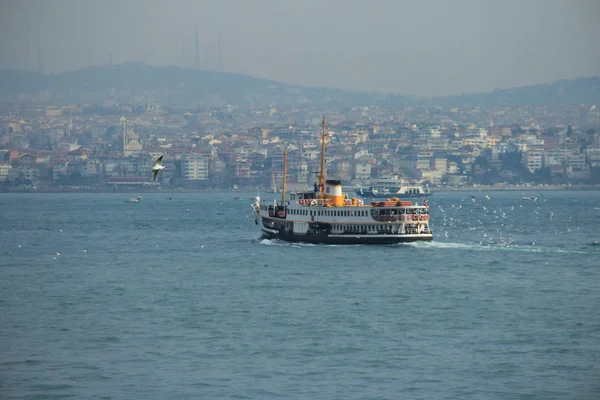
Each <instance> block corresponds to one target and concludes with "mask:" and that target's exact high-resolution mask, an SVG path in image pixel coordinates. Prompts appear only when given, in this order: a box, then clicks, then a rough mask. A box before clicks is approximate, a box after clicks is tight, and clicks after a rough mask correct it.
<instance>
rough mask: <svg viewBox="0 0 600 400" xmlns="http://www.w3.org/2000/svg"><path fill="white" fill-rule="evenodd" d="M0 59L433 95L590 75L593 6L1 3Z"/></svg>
mask: <svg viewBox="0 0 600 400" xmlns="http://www.w3.org/2000/svg"><path fill="white" fill-rule="evenodd" d="M0 7H1V8H2V10H3V12H2V13H0V33H1V34H0V56H1V59H2V61H0V68H1V69H29V70H40V71H43V72H46V73H58V72H63V71H68V70H74V69H78V68H81V67H84V66H88V65H102V64H108V63H110V62H113V63H115V64H120V63H124V62H135V61H137V62H145V63H147V64H150V65H158V66H161V65H179V66H186V67H195V68H203V69H213V70H221V71H227V72H235V73H241V74H246V75H250V76H255V77H260V78H267V79H272V80H276V81H280V82H283V83H291V84H298V85H304V86H325V87H336V88H341V89H347V90H359V91H373V92H395V93H403V94H416V95H419V96H438V95H449V94H457V93H461V92H481V91H490V90H493V89H495V88H508V87H516V86H523V85H531V84H538V83H543V82H550V81H555V80H558V79H569V78H575V77H582V76H594V75H600V53H599V52H597V51H594V49H595V45H596V42H597V37H599V35H600V28H599V27H598V26H597V25H596V24H594V20H593V19H594V16H596V15H600V4H598V3H597V2H593V1H588V0H580V1H576V2H571V3H566V2H562V1H543V2H542V1H533V0H532V1H529V2H527V3H526V4H520V3H519V2H516V1H507V2H498V1H487V2H484V1H481V2H474V1H469V0H462V1H454V2H451V3H450V2H441V1H427V2H413V1H396V2H390V1H387V0H379V1H376V2H373V3H372V4H370V5H369V6H366V5H364V4H360V3H358V2H356V3H352V6H348V3H347V2H338V1H331V2H328V3H327V4H320V3H317V2H316V1H303V2H295V1H290V2H286V3H285V4H283V3H282V2H276V1H270V0H261V1H256V2H253V3H252V5H249V4H246V3H243V2H239V1H235V0H230V1H227V2H219V3H212V2H208V1H188V0H179V1H176V2H174V3H169V4H167V3H163V2H158V1H155V2H147V1H139V0H128V1H123V2H117V1H112V0H109V1H104V2H102V3H96V2H86V1H77V2H76V1H71V0H59V1H54V2H44V1H37V0H26V1H18V2H17V1H5V2H3V4H2V5H1V6H0Z"/></svg>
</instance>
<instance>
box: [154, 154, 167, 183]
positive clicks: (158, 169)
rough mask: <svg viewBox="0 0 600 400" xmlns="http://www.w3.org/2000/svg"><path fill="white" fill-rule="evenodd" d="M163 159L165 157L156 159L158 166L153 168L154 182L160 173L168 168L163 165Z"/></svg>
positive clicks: (155, 165)
mask: <svg viewBox="0 0 600 400" xmlns="http://www.w3.org/2000/svg"><path fill="white" fill-rule="evenodd" d="M162 158H163V156H160V157H158V158H157V159H156V164H154V167H152V178H153V179H154V180H156V177H157V176H158V171H160V170H161V169H165V168H167V166H166V165H162Z"/></svg>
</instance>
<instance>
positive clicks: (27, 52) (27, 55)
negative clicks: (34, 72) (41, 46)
mask: <svg viewBox="0 0 600 400" xmlns="http://www.w3.org/2000/svg"><path fill="white" fill-rule="evenodd" d="M30 55H31V23H30V22H29V19H28V20H27V44H26V47H25V63H24V65H23V69H25V71H29V69H30V68H31V66H30V65H29V58H30Z"/></svg>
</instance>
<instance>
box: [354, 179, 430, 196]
mask: <svg viewBox="0 0 600 400" xmlns="http://www.w3.org/2000/svg"><path fill="white" fill-rule="evenodd" d="M356 194H359V195H360V196H361V197H368V198H375V199H384V198H387V197H399V198H412V197H427V196H430V195H431V190H429V188H424V187H423V186H422V185H421V184H420V183H410V182H404V181H402V180H398V179H395V178H380V179H375V180H373V181H371V182H369V184H368V185H366V186H363V187H361V188H359V189H358V190H356Z"/></svg>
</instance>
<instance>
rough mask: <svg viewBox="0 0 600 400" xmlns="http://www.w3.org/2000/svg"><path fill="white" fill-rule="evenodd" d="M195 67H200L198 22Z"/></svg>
mask: <svg viewBox="0 0 600 400" xmlns="http://www.w3.org/2000/svg"><path fill="white" fill-rule="evenodd" d="M194 68H195V69H198V68H200V48H199V46H198V24H196V50H195V53H194Z"/></svg>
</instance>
